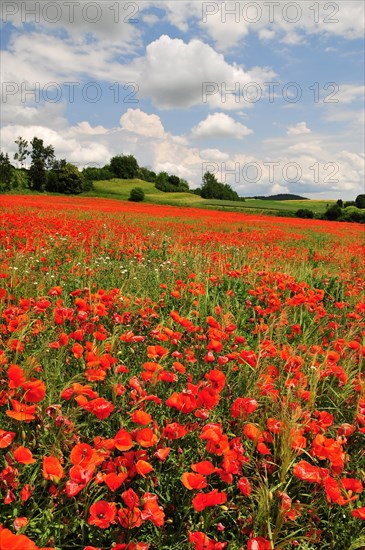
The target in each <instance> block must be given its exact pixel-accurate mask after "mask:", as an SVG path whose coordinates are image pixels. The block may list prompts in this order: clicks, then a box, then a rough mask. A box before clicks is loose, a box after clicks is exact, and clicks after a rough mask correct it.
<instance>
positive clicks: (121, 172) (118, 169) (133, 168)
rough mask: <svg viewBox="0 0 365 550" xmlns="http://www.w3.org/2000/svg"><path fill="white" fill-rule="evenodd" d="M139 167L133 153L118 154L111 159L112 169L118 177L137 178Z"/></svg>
mask: <svg viewBox="0 0 365 550" xmlns="http://www.w3.org/2000/svg"><path fill="white" fill-rule="evenodd" d="M138 168H139V166H138V162H137V160H136V159H135V158H134V156H133V155H117V156H116V157H113V158H112V159H110V169H111V171H112V172H113V174H114V176H115V177H117V178H121V179H133V178H136V177H137V175H138Z"/></svg>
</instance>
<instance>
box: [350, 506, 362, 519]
mask: <svg viewBox="0 0 365 550" xmlns="http://www.w3.org/2000/svg"><path fill="white" fill-rule="evenodd" d="M351 515H352V516H353V517H354V518H359V519H363V520H365V506H363V507H362V508H356V509H355V510H352V512H351Z"/></svg>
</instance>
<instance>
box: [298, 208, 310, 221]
mask: <svg viewBox="0 0 365 550" xmlns="http://www.w3.org/2000/svg"><path fill="white" fill-rule="evenodd" d="M295 215H296V217H297V218H307V219H312V218H314V213H313V211H312V210H309V209H308V208H299V210H297V211H296V213H295Z"/></svg>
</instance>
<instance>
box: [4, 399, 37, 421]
mask: <svg viewBox="0 0 365 550" xmlns="http://www.w3.org/2000/svg"><path fill="white" fill-rule="evenodd" d="M10 402H11V405H12V407H13V410H12V411H10V410H8V411H5V413H6V414H7V415H8V416H10V418H13V419H14V420H18V421H19V422H31V420H34V418H35V413H36V411H37V405H25V404H23V403H20V402H19V401H16V400H15V399H11V400H10Z"/></svg>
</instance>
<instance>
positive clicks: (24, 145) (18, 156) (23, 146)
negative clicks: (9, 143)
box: [14, 136, 30, 167]
mask: <svg viewBox="0 0 365 550" xmlns="http://www.w3.org/2000/svg"><path fill="white" fill-rule="evenodd" d="M15 143H16V145H17V146H18V152H17V153H15V155H14V160H17V161H18V162H19V163H20V166H21V167H23V165H24V161H25V159H26V158H27V156H28V155H29V153H30V151H29V150H28V142H27V140H25V139H23V138H22V137H21V136H19V137H18V139H16V140H15Z"/></svg>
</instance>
